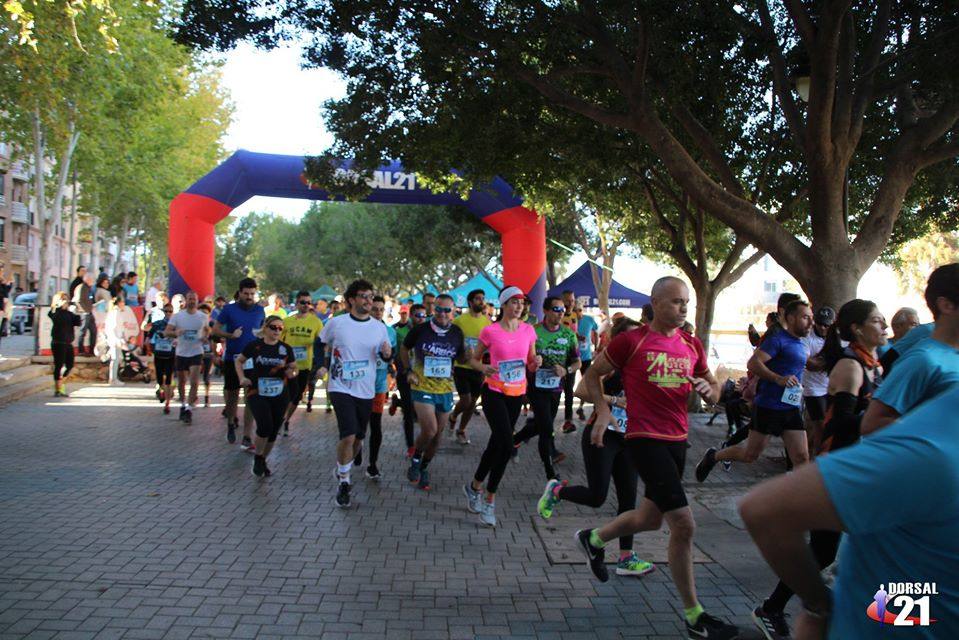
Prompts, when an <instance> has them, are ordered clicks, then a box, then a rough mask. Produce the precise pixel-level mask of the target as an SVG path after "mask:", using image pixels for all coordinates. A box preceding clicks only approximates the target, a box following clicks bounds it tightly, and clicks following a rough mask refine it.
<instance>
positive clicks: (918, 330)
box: [887, 322, 936, 367]
mask: <svg viewBox="0 0 959 640" xmlns="http://www.w3.org/2000/svg"><path fill="white" fill-rule="evenodd" d="M935 328H936V323H935V322H927V323H926V324H921V325H919V326H918V327H913V328H912V329H910V330H909V333H907V334H906V335H904V336H903V337H902V338H900V339H899V340H898V341H897V342H896V344H894V345H892V346H891V347H890V349H895V350H896V353H898V354H899V357H900V358H901V357H903V356H904V355H906V353H907V352H908V351H909V350H910V349H912V348H913V347H914V346H916V345H917V344H919V343H920V342H921V341H923V340H925V339H926V338H928V337H929V336H931V335H932V332H933V330H934V329H935ZM888 350H889V349H887V351H888ZM895 366H897V367H898V366H899V362H896V365H895Z"/></svg>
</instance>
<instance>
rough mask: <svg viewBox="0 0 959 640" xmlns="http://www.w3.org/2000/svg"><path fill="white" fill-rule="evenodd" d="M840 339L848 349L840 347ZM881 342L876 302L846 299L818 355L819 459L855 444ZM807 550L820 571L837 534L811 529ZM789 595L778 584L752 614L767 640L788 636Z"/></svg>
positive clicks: (882, 324) (876, 379)
mask: <svg viewBox="0 0 959 640" xmlns="http://www.w3.org/2000/svg"><path fill="white" fill-rule="evenodd" d="M782 333H785V332H782ZM842 341H845V342H848V344H849V346H848V347H843V342H842ZM885 343H886V321H885V319H884V318H883V317H882V314H881V313H879V311H878V309H876V305H875V304H873V303H872V302H870V301H869V300H850V301H849V302H847V303H846V304H844V305H843V306H842V307H841V308H840V309H839V317H838V319H837V320H836V322H835V323H834V326H833V328H831V329H830V330H829V332H828V334H827V335H826V340H825V343H824V345H823V349H822V352H821V354H820V356H821V358H822V360H823V362H824V365H825V371H826V373H827V374H828V376H829V388H828V394H829V395H828V408H827V411H826V423H825V426H824V429H823V440H822V447H821V449H820V451H819V453H820V455H822V454H824V453H827V452H830V453H831V452H834V451H837V450H839V449H843V448H845V447H848V446H850V445H853V444H855V443H856V442H858V441H859V424H860V421H861V420H862V415H863V412H864V411H865V410H866V407H867V406H868V405H869V404H870V402H869V400H870V398H871V397H872V394H873V391H874V390H875V388H876V387H877V386H879V384H880V383H881V382H882V378H881V376H880V374H879V361H878V360H877V358H876V350H877V349H878V347H880V346H881V345H883V344H885ZM829 457H831V456H828V455H827V456H825V458H827V459H828V458H829ZM809 546H810V548H811V550H812V554H813V555H814V556H815V557H816V561H817V562H818V564H819V568H820V569H824V568H826V567H827V566H829V565H830V564H832V562H833V561H834V560H835V559H836V551H837V549H838V548H839V532H837V531H822V530H818V531H813V532H812V535H811V536H810V540H809ZM792 596H793V591H792V589H790V588H789V587H787V586H786V585H785V584H784V583H782V582H780V583H779V584H778V585H776V589H775V590H774V591H773V592H772V594H770V596H769V598H767V599H766V600H765V601H764V602H763V603H762V604H761V605H760V606H758V607H756V608H755V609H754V610H753V613H752V618H753V621H754V622H755V623H756V626H757V627H759V629H760V630H761V631H762V632H763V633H764V634H765V636H766V638H767V639H768V640H783V639H786V638H789V625H788V624H787V623H786V618H785V614H784V610H785V608H786V604H787V603H788V602H789V600H790V598H792Z"/></svg>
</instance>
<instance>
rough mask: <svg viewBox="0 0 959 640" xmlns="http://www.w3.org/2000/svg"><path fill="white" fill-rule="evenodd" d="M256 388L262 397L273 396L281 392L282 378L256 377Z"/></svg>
mask: <svg viewBox="0 0 959 640" xmlns="http://www.w3.org/2000/svg"><path fill="white" fill-rule="evenodd" d="M256 390H257V392H259V394H260V395H261V396H263V397H264V398H275V397H276V396H278V395H280V394H281V393H283V380H282V379H281V378H258V379H257V381H256Z"/></svg>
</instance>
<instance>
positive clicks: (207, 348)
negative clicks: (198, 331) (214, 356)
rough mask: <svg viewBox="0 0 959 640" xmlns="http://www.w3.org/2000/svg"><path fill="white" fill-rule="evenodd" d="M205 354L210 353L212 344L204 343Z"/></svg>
mask: <svg viewBox="0 0 959 640" xmlns="http://www.w3.org/2000/svg"><path fill="white" fill-rule="evenodd" d="M203 353H210V343H209V342H204V343H203Z"/></svg>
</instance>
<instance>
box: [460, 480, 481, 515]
mask: <svg viewBox="0 0 959 640" xmlns="http://www.w3.org/2000/svg"><path fill="white" fill-rule="evenodd" d="M463 493H465V494H466V510H467V511H469V512H470V513H479V512H480V509H482V508H483V492H482V491H474V490H473V487H472V486H470V483H469V482H467V483H466V484H464V485H463Z"/></svg>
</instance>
